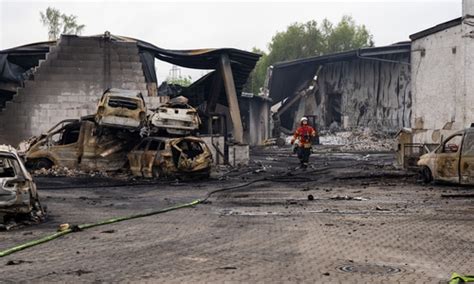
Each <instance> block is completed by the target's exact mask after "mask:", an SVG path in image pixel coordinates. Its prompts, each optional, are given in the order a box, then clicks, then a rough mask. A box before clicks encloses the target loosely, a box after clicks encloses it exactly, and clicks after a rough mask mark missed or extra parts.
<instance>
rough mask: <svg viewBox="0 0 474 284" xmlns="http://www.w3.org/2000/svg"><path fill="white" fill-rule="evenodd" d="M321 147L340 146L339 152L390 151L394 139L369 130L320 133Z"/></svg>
mask: <svg viewBox="0 0 474 284" xmlns="http://www.w3.org/2000/svg"><path fill="white" fill-rule="evenodd" d="M320 143H321V144H322V145H334V146H340V148H339V150H341V151H347V152H351V151H392V150H393V147H394V145H395V139H394V138H393V137H390V136H389V135H387V134H384V133H382V132H377V131H373V130H371V129H369V128H365V129H355V130H352V131H341V132H335V133H332V132H324V131H322V132H321V133H320Z"/></svg>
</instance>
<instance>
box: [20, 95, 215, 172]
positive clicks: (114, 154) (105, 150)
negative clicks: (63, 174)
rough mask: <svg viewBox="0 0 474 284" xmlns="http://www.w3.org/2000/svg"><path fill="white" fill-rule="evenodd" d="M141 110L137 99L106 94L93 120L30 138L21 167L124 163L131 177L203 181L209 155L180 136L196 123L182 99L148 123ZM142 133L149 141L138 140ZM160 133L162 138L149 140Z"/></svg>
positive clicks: (96, 167) (98, 167) (100, 167)
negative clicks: (187, 177)
mask: <svg viewBox="0 0 474 284" xmlns="http://www.w3.org/2000/svg"><path fill="white" fill-rule="evenodd" d="M145 111H146V107H145V103H144V100H143V97H142V96H141V94H139V93H136V92H131V91H123V90H117V89H110V90H107V91H106V92H104V95H103V96H102V98H101V99H100V100H99V103H98V108H97V113H96V114H95V115H93V116H86V117H83V118H81V119H69V120H65V121H62V122H60V123H58V124H57V125H55V126H54V127H52V128H51V129H50V130H49V131H48V132H47V133H45V134H42V135H40V136H39V137H34V138H32V139H30V140H29V141H28V144H29V146H28V149H27V151H26V154H25V155H26V159H27V166H28V167H29V168H31V169H35V170H36V169H42V168H46V169H48V168H52V167H60V168H68V169H78V170H84V171H116V170H119V169H122V168H124V167H125V166H126V165H127V162H128V164H129V166H130V169H131V172H132V173H133V175H135V176H142V177H148V178H151V177H155V178H158V177H162V176H170V175H179V174H186V175H190V174H193V175H201V176H209V174H210V171H211V166H212V154H211V151H210V150H209V148H208V146H207V145H206V143H205V142H204V141H203V140H202V139H200V138H197V137H191V136H186V135H189V134H190V133H191V132H193V131H195V130H197V129H198V128H199V125H200V123H201V121H200V118H199V115H198V114H197V111H196V109H194V108H193V107H191V106H189V105H188V104H187V99H186V98H184V97H178V98H175V99H173V100H171V101H170V102H169V103H166V104H164V105H163V106H161V107H159V108H158V109H156V110H155V112H154V113H153V114H152V115H151V116H150V118H149V119H147V117H146V115H144V114H145ZM143 128H147V129H146V130H144V131H143ZM143 133H148V134H151V135H152V137H146V138H142V137H141V136H140V135H142V134H143ZM163 134H164V135H167V136H161V137H155V136H157V135H163ZM177 135H179V137H178V136H177Z"/></svg>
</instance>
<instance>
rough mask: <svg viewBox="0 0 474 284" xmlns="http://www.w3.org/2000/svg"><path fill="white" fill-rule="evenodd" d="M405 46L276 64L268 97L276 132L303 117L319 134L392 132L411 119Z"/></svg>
mask: <svg viewBox="0 0 474 284" xmlns="http://www.w3.org/2000/svg"><path fill="white" fill-rule="evenodd" d="M410 46H411V44H410V42H401V43H397V44H393V45H389V46H383V47H370V48H361V49H357V50H351V51H346V52H341V53H335V54H329V55H324V56H317V57H310V58H304V59H298V60H294V61H288V62H281V63H277V64H275V65H274V66H272V67H270V69H269V70H268V76H267V82H268V83H267V91H268V93H269V96H270V98H271V99H272V100H273V102H274V105H273V111H274V112H275V113H274V116H273V118H274V121H275V130H276V131H277V132H284V133H289V132H290V131H291V130H292V129H294V128H295V126H296V125H297V124H298V123H299V119H300V118H301V117H302V116H308V117H309V118H310V120H312V121H313V122H314V123H316V125H317V126H318V127H320V128H326V127H329V126H330V125H331V124H333V125H338V126H340V127H342V128H345V129H347V128H353V127H370V128H373V129H383V130H386V131H396V130H398V129H400V128H401V127H408V126H409V125H410V118H411V105H412V98H411V89H410Z"/></svg>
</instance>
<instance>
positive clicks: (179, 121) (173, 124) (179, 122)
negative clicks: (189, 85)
mask: <svg viewBox="0 0 474 284" xmlns="http://www.w3.org/2000/svg"><path fill="white" fill-rule="evenodd" d="M149 120H150V128H151V132H152V133H153V132H155V133H159V131H160V130H163V131H164V132H166V133H167V134H175V135H189V134H191V133H192V132H193V131H196V130H198V129H199V125H200V124H201V119H200V118H199V115H198V112H197V110H196V109H195V108H193V107H192V106H190V105H189V104H188V99H187V98H185V97H182V96H180V97H177V98H174V99H172V100H170V101H169V102H168V103H166V104H163V105H161V106H160V107H158V108H157V109H156V110H155V111H154V113H153V114H152V115H151V116H150V119H149ZM166 133H165V134H166Z"/></svg>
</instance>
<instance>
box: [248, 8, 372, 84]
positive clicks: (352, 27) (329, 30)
mask: <svg viewBox="0 0 474 284" xmlns="http://www.w3.org/2000/svg"><path fill="white" fill-rule="evenodd" d="M373 45H374V42H373V41H372V35H371V34H370V32H369V31H368V30H367V29H366V27H365V26H364V25H357V24H356V23H355V21H354V20H353V19H352V18H351V17H350V16H343V17H342V19H341V21H340V22H339V23H338V24H337V25H333V24H332V23H331V22H330V21H329V20H327V19H324V20H323V21H322V22H321V24H320V25H318V24H317V22H316V21H314V20H313V21H308V22H306V23H294V24H292V25H290V26H288V28H287V29H286V31H283V32H277V33H276V34H275V35H274V36H273V38H272V41H271V42H270V43H269V44H268V51H269V52H268V54H267V53H265V52H263V51H262V50H259V49H257V48H253V50H252V51H253V52H256V53H260V54H262V57H261V58H260V60H259V61H258V63H257V65H256V66H255V69H254V70H253V71H252V73H251V74H250V78H249V82H248V83H247V85H246V87H245V89H246V91H251V92H253V93H258V92H259V90H260V88H261V87H263V84H264V82H265V77H266V73H267V69H268V67H269V66H271V65H272V64H274V63H276V62H281V61H288V60H293V59H298V58H305V57H310V56H320V55H324V54H328V53H334V52H341V51H346V50H351V49H357V48H361V47H367V46H373Z"/></svg>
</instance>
